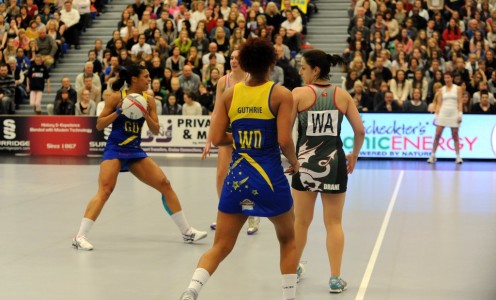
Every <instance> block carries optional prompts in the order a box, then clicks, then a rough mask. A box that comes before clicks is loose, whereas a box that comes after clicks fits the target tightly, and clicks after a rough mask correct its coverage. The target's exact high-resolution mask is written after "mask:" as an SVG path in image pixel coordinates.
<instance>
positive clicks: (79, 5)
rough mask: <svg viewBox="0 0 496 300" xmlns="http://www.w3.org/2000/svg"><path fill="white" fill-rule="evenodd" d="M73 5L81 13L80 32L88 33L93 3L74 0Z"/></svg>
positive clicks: (88, 0) (85, 0)
mask: <svg viewBox="0 0 496 300" xmlns="http://www.w3.org/2000/svg"><path fill="white" fill-rule="evenodd" d="M72 4H73V5H74V8H75V9H76V10H77V11H78V13H79V23H78V27H79V28H78V29H79V31H80V32H81V31H82V32H86V28H88V27H89V26H90V24H91V16H90V12H91V10H90V6H91V1H90V0H73V2H72Z"/></svg>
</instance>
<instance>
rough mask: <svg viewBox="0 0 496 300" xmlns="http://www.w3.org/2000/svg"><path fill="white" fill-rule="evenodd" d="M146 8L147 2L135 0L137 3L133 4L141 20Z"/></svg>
mask: <svg viewBox="0 0 496 300" xmlns="http://www.w3.org/2000/svg"><path fill="white" fill-rule="evenodd" d="M145 9H146V4H145V2H141V0H135V3H134V4H133V10H134V13H135V14H136V15H137V16H138V19H140V20H141V17H142V16H143V12H144V11H145Z"/></svg>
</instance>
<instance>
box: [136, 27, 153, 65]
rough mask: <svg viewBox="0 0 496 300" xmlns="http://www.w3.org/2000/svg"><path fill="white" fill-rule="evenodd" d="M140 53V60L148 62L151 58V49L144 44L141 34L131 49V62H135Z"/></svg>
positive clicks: (144, 39) (143, 36) (144, 40)
mask: <svg viewBox="0 0 496 300" xmlns="http://www.w3.org/2000/svg"><path fill="white" fill-rule="evenodd" d="M139 53H142V54H143V56H142V58H143V59H144V60H145V61H150V60H151V58H152V47H151V46H150V45H149V44H147V43H146V36H145V34H143V33H141V34H140V35H139V38H138V43H137V44H135V45H134V46H133V47H132V48H131V60H136V59H137V57H138V54H139Z"/></svg>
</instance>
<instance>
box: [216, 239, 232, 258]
mask: <svg viewBox="0 0 496 300" xmlns="http://www.w3.org/2000/svg"><path fill="white" fill-rule="evenodd" d="M215 248H216V250H217V253H218V255H219V256H220V257H222V258H225V257H227V256H228V255H229V253H231V251H232V249H233V248H234V242H228V241H225V242H219V243H217V244H216V245H215Z"/></svg>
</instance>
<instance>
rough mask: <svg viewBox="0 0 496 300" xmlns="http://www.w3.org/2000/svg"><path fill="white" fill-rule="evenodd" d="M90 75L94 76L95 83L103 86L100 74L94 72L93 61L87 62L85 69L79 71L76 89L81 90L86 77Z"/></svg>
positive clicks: (100, 86)
mask: <svg viewBox="0 0 496 300" xmlns="http://www.w3.org/2000/svg"><path fill="white" fill-rule="evenodd" d="M86 77H90V78H92V81H93V85H94V86H96V87H98V88H100V89H101V88H102V83H101V82H100V76H98V74H95V73H93V63H92V62H86V63H85V64H84V71H83V72H82V73H79V74H78V75H77V77H76V83H75V87H76V91H79V90H81V89H82V88H83V87H84V78H86Z"/></svg>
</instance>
